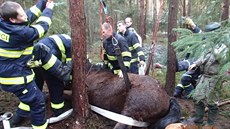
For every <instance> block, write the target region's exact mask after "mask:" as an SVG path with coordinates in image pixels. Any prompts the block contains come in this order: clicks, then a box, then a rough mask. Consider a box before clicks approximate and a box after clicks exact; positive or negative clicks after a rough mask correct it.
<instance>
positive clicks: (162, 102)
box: [86, 67, 180, 129]
mask: <svg viewBox="0 0 230 129" xmlns="http://www.w3.org/2000/svg"><path fill="white" fill-rule="evenodd" d="M128 76H129V79H130V82H131V85H132V88H131V89H130V90H129V91H126V85H125V83H124V79H122V78H118V76H117V75H114V74H113V73H111V72H109V71H106V70H103V69H101V68H94V67H93V68H92V67H91V68H90V70H89V72H88V75H87V79H86V85H87V86H88V96H89V103H90V104H92V105H95V106H98V107H100V108H103V109H107V110H109V111H113V112H116V113H120V114H123V115H125V116H129V117H131V118H133V119H136V120H138V121H144V122H148V123H150V124H151V126H149V128H151V129H164V128H165V127H166V126H167V125H168V124H171V123H174V122H178V121H179V119H180V107H179V105H178V103H177V102H176V100H175V99H171V98H170V97H169V96H168V95H167V93H166V92H165V90H164V89H162V88H161V86H160V85H159V83H158V81H157V80H155V79H153V78H152V77H149V76H141V75H136V74H128ZM128 128H131V127H130V126H128V125H124V124H121V123H117V124H116V126H115V127H114V129H128Z"/></svg>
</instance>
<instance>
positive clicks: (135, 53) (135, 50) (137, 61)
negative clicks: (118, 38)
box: [117, 21, 145, 74]
mask: <svg viewBox="0 0 230 129" xmlns="http://www.w3.org/2000/svg"><path fill="white" fill-rule="evenodd" d="M117 29H118V32H119V34H120V35H122V36H123V37H124V38H125V39H126V41H127V43H128V46H129V51H130V52H131V55H132V59H131V61H130V72H131V73H134V74H138V65H140V66H141V65H142V66H144V65H145V55H144V52H143V50H142V48H141V46H140V43H139V41H138V38H137V35H136V34H135V33H133V32H131V31H129V30H127V29H126V26H125V23H124V21H118V22H117Z"/></svg>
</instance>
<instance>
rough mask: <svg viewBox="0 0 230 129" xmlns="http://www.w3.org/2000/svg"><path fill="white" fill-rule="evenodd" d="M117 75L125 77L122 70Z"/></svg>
mask: <svg viewBox="0 0 230 129" xmlns="http://www.w3.org/2000/svg"><path fill="white" fill-rule="evenodd" d="M117 75H118V77H119V78H123V73H122V71H121V70H120V71H119V72H118V74H117Z"/></svg>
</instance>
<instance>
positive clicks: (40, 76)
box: [34, 68, 64, 116]
mask: <svg viewBox="0 0 230 129" xmlns="http://www.w3.org/2000/svg"><path fill="white" fill-rule="evenodd" d="M34 71H35V76H36V80H35V81H36V83H37V85H38V88H39V89H40V90H41V91H42V89H43V84H44V81H46V84H47V86H48V89H49V95H50V101H51V108H52V111H53V116H58V115H60V114H61V113H63V108H64V99H63V90H64V82H63V81H61V80H60V79H58V78H57V77H55V76H53V75H51V74H49V73H48V72H47V71H45V70H43V69H41V68H36V69H35V70H34Z"/></svg>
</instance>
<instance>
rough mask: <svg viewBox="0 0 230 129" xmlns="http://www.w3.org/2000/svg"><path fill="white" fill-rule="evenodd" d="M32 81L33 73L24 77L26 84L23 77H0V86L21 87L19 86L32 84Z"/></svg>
mask: <svg viewBox="0 0 230 129" xmlns="http://www.w3.org/2000/svg"><path fill="white" fill-rule="evenodd" d="M33 79H34V72H33V73H32V74H31V75H28V76H26V80H27V82H25V79H24V77H10V78H5V77H0V84H4V85H21V84H25V83H26V84H27V83H30V82H32V81H33Z"/></svg>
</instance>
